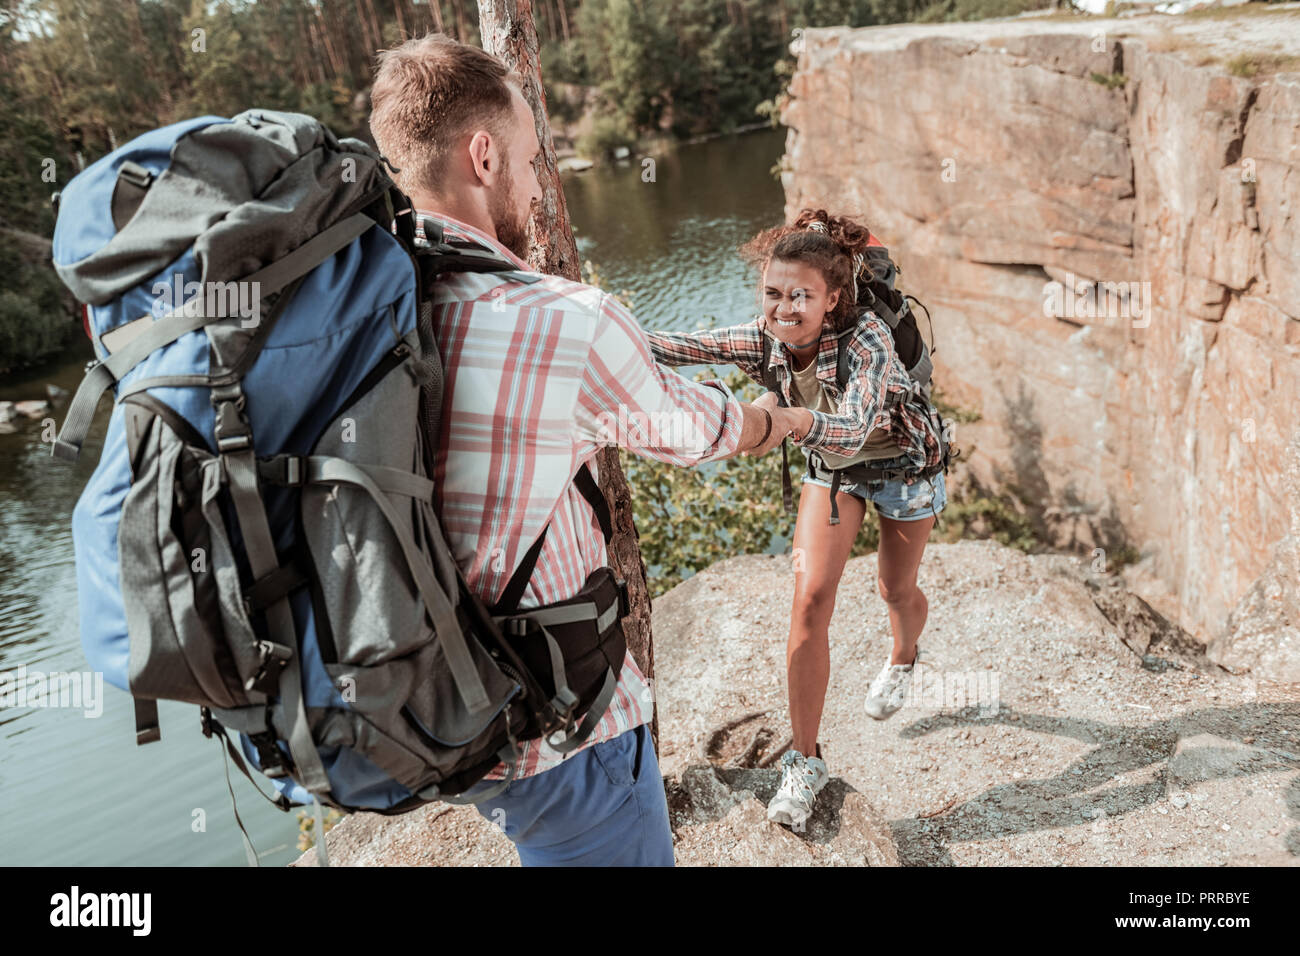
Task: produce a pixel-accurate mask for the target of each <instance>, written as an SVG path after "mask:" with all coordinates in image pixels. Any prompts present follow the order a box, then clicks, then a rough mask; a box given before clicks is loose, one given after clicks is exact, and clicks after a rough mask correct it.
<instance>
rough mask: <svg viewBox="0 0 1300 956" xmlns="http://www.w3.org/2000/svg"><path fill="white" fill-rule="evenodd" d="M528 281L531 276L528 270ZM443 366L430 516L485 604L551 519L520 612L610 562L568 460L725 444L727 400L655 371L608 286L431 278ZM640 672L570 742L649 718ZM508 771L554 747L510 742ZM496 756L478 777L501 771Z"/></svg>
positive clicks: (675, 452) (736, 428) (730, 402)
mask: <svg viewBox="0 0 1300 956" xmlns="http://www.w3.org/2000/svg"><path fill="white" fill-rule="evenodd" d="M425 219H434V220H436V221H438V222H439V223H441V225H442V227H443V232H444V234H445V235H446V236H447V237H448V238H455V239H468V240H471V241H473V242H475V243H477V244H478V245H480V246H482V247H483V248H485V249H488V250H490V251H492V252H494V253H496V254H497V255H499V256H502V257H504V258H507V259H509V260H510V261H511V262H513V263H515V264H516V265H517V266H518V267H519V269H520V270H521V271H523V272H532V270H531V269H530V267H529V266H528V264H527V263H526V262H524V261H523V260H521V259H519V258H518V257H517V256H515V255H514V254H513V253H511V252H510V251H509V250H507V249H506V248H505V247H504V246H502V245H501V244H500V243H498V242H497V241H496V240H495V239H493V238H492V237H490V236H488V235H487V234H486V233H484V232H482V231H481V230H478V229H475V228H474V227H472V226H469V225H467V224H465V223H463V222H460V221H458V220H455V219H452V218H450V217H448V216H445V215H435V214H432V213H426V212H420V213H419V214H418V217H417V224H418V226H419V228H418V231H417V241H421V242H422V241H423V236H424V230H423V223H424V220H425ZM533 275H534V276H536V273H533ZM432 301H433V328H434V335H435V337H436V338H437V341H438V349H439V352H440V353H441V356H442V363H443V368H444V372H445V381H444V387H443V388H444V390H443V409H442V428H441V429H440V430H439V442H438V446H437V448H436V450H435V455H434V475H433V480H434V484H435V486H436V487H437V488H438V502H437V505H438V518H439V520H440V521H441V522H442V528H443V531H444V533H445V534H446V535H447V541H448V543H449V544H450V546H451V551H452V554H453V556H454V557H455V559H456V562H457V564H459V565H460V567H461V569H462V570H463V571H464V572H465V580H466V582H467V583H468V584H469V586H470V587H471V588H473V589H474V591H475V593H476V594H478V595H479V597H481V598H482V599H483V600H484V601H486V602H487V603H488V604H492V603H494V602H495V601H496V600H497V599H498V598H500V596H501V592H502V591H504V590H505V586H506V582H507V581H508V580H509V578H510V575H511V573H512V572H513V571H514V569H515V568H516V567H517V566H518V564H519V562H520V560H521V559H522V558H523V555H524V552H526V551H527V550H528V548H529V546H530V545H531V544H532V543H533V541H534V540H536V538H537V536H538V535H539V534H541V532H542V528H543V527H545V526H546V524H547V522H550V530H549V531H548V532H547V534H546V543H545V545H544V546H543V547H542V551H541V554H540V556H539V557H538V559H537V567H536V570H534V572H533V576H532V578H531V579H530V581H529V584H528V587H527V589H525V591H524V596H523V598H522V599H521V600H520V602H519V606H520V607H521V608H529V607H538V606H539V605H542V604H550V603H552V602H554V601H560V600H563V599H565V598H569V597H572V596H573V595H575V594H577V593H578V591H579V590H581V589H582V585H583V584H584V583H585V582H586V580H587V576H588V575H589V574H590V573H591V572H592V571H594V570H596V568H598V567H601V566H603V565H606V564H608V563H609V556H608V554H607V553H606V549H605V539H604V536H603V535H602V534H601V531H600V524H599V522H598V521H597V520H596V515H595V512H593V511H592V509H591V506H590V505H588V504H587V502H586V499H584V498H583V497H582V494H581V493H580V492H579V491H578V489H577V488H576V487H575V486H574V484H573V476H574V475H575V474H576V473H577V471H578V468H579V467H580V466H581V465H582V463H583V462H584V461H585V462H589V464H590V467H591V469H592V472H593V474H595V472H596V462H595V460H594V456H595V454H596V452H597V451H599V450H600V449H601V448H602V447H605V446H608V445H618V446H620V447H624V448H629V449H630V450H631V451H633V452H635V453H636V454H638V455H641V456H644V457H647V458H655V459H658V460H660V461H665V462H669V463H671V464H674V465H682V466H686V465H694V464H697V463H699V462H703V461H712V460H714V459H716V458H722V457H726V456H727V455H731V454H734V453H735V451H736V449H737V447H738V446H739V444H740V431H741V423H742V419H743V414H742V411H741V408H740V402H739V401H738V400H737V399H736V398H735V397H734V396H732V394H731V392H730V390H728V389H727V387H726V385H725V384H723V383H721V382H692V381H690V380H688V379H686V378H683V377H682V376H681V375H679V374H677V373H676V372H673V371H669V370H667V369H664V368H663V367H662V366H660V365H657V364H656V363H655V361H654V359H653V358H652V357H651V355H650V346H649V343H648V342H647V341H646V335H645V331H644V330H643V329H642V328H641V326H640V325H638V324H637V321H636V319H635V318H634V317H633V316H632V313H631V312H629V311H628V310H627V308H626V307H624V306H623V305H622V303H620V302H619V301H618V300H617V299H615V298H614V297H613V296H610V295H607V294H606V293H604V292H602V291H601V290H600V289H597V288H594V287H592V286H589V285H584V284H582V283H580V282H571V281H569V280H568V279H565V278H562V277H560V276H551V275H548V276H541V277H539V278H536V280H535V281H532V282H524V281H521V280H520V277H519V275H518V274H516V273H503V274H494V273H460V274H455V275H446V276H443V277H442V279H441V280H440V281H438V282H437V283H436V284H435V286H434V288H433V290H432ZM653 708H654V699H653V696H652V693H651V688H650V686H649V681H648V680H647V679H646V677H645V675H644V674H642V672H641V670H640V668H638V667H637V665H636V661H635V660H634V659H633V657H632V654H631V653H630V652H629V653H628V654H626V655H625V657H624V660H623V668H622V671H621V672H620V674H619V679H618V688H617V690H615V692H614V699H613V700H612V701H611V703H610V705H609V708H608V710H606V711H605V715H604V717H603V718H602V719H601V721H600V723H599V724H598V725H597V726H596V729H595V731H593V732H592V734H591V736H590V737H588V738H587V740H586V741H585V742H584V743H583V744H582V745H581V746H580V747H578V748H577V749H575V750H573V751H571V754H572V753H578V752H580V751H582V750H585V749H586V748H587V747H590V746H593V745H595V744H598V743H600V742H601V741H603V740H609V739H610V738H612V737H617V736H618V735H619V734H621V733H624V732H626V731H628V730H632V729H633V728H635V727H638V726H640V725H641V724H645V723H649V721H650V719H651V716H652V715H653V713H654V710H653ZM521 746H522V750H523V753H522V755H521V757H520V761H519V770H518V773H517V776H519V777H530V776H533V775H535V774H538V773H541V772H542V771H544V770H548V769H550V768H551V767H554V766H556V765H558V764H559V763H560V762H561V761H562V760H563V759H564V758H565V755H564V754H561V753H559V752H558V751H556V750H554V749H553V748H552V747H550V746H548V745H547V744H546V743H545V741H542V740H530V741H525V742H523V744H522V745H521ZM504 769H505V765H504V764H498V765H497V766H496V768H494V769H493V771H492V772H491V773H489V774H488V775H487V777H486V778H485V779H489V780H492V779H500V778H501V777H502V776H503V773H502V772H503V770H504Z"/></svg>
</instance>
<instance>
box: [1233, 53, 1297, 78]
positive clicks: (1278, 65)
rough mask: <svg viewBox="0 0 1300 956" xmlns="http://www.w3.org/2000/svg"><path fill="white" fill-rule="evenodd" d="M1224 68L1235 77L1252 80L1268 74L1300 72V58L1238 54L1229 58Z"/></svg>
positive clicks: (1286, 55)
mask: <svg viewBox="0 0 1300 956" xmlns="http://www.w3.org/2000/svg"><path fill="white" fill-rule="evenodd" d="M1224 66H1225V67H1227V70H1228V72H1229V73H1231V74H1232V75H1233V76H1241V77H1245V78H1246V79H1252V78H1254V77H1257V76H1261V75H1263V74H1267V73H1281V72H1290V71H1295V70H1300V56H1294V55H1290V54H1285V55H1284V54H1275V53H1274V54H1270V53H1238V54H1237V55H1236V56H1232V57H1229V58H1228V59H1227V60H1226V61H1225V62H1224Z"/></svg>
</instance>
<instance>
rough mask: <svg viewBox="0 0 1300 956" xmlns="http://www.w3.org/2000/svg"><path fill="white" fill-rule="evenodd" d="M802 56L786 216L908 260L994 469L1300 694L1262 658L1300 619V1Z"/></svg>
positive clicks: (1078, 544)
mask: <svg viewBox="0 0 1300 956" xmlns="http://www.w3.org/2000/svg"><path fill="white" fill-rule="evenodd" d="M795 51H796V52H797V53H798V70H797V72H796V74H795V76H794V78H793V81H792V84H791V98H790V100H789V102H788V103H787V104H786V106H785V108H784V110H783V113H782V119H783V121H784V122H785V123H786V124H787V125H788V126H789V127H790V133H789V140H788V146H787V156H786V159H785V170H784V172H783V181H784V185H785V190H786V197H787V211H788V212H791V213H793V212H794V211H797V210H798V209H800V208H802V207H804V206H824V207H826V208H828V209H831V210H843V211H848V212H853V213H857V214H859V215H861V216H862V217H864V219H865V221H867V222H868V224H869V225H870V226H871V228H872V230H873V231H874V232H876V233H877V234H878V235H879V236H881V238H882V240H883V241H884V242H885V243H886V244H887V245H888V246H889V247H890V248H891V250H892V251H893V252H894V253H895V254H896V259H897V261H898V262H899V264H900V266H901V269H902V279H901V284H902V286H903V288H904V290H905V291H908V292H911V293H913V294H915V295H917V296H918V297H919V298H920V299H921V300H922V301H924V302H925V303H926V305H927V306H928V307H929V308H930V310H931V312H932V313H933V317H934V332H935V337H936V338H937V342H938V352H937V355H936V363H937V365H938V372H937V381H938V382H939V385H940V387H941V389H942V390H944V391H945V392H946V393H947V394H948V396H949V397H950V398H951V399H953V400H955V401H956V402H957V403H958V404H960V405H965V406H968V407H972V408H974V409H976V410H978V411H979V412H980V413H981V414H982V416H983V417H982V420H981V421H979V422H977V423H973V424H967V425H958V426H957V432H956V434H957V442H958V444H959V445H960V446H964V447H965V448H966V449H967V451H968V452H970V453H971V454H970V469H971V470H970V476H971V478H972V479H973V480H974V481H977V482H979V483H980V484H981V485H983V486H985V487H991V488H996V489H998V490H1001V491H1003V492H1005V493H1010V494H1012V495H1014V496H1015V497H1017V498H1018V499H1019V500H1020V501H1021V502H1023V503H1024V504H1025V505H1026V506H1027V507H1028V508H1030V509H1031V510H1033V511H1034V513H1035V514H1036V515H1037V517H1038V519H1039V520H1040V522H1041V524H1042V527H1043V531H1044V533H1045V534H1047V535H1048V536H1049V537H1050V539H1051V540H1053V541H1054V542H1055V543H1057V544H1059V545H1062V546H1067V547H1075V548H1079V549H1082V550H1084V551H1090V550H1091V549H1093V548H1102V549H1104V550H1105V551H1106V552H1107V554H1108V555H1109V556H1110V557H1109V558H1108V560H1110V561H1111V562H1113V561H1114V556H1115V555H1116V554H1117V553H1120V552H1121V551H1122V550H1124V549H1128V548H1132V549H1135V550H1136V551H1137V552H1138V554H1139V555H1140V557H1141V560H1140V561H1138V563H1137V564H1136V566H1135V567H1134V568H1132V569H1130V574H1129V583H1130V586H1132V587H1133V588H1135V589H1136V590H1137V591H1138V592H1139V593H1141V594H1142V595H1143V596H1144V597H1145V598H1146V599H1147V600H1148V601H1150V602H1151V603H1152V604H1153V605H1154V606H1156V607H1158V608H1159V609H1160V610H1161V611H1162V612H1163V613H1164V614H1165V615H1166V616H1169V617H1171V618H1173V619H1175V620H1177V621H1178V622H1179V623H1180V624H1181V625H1182V626H1183V627H1184V628H1186V629H1187V630H1188V632H1190V633H1191V634H1192V635H1193V636H1194V637H1195V638H1196V639H1197V640H1198V641H1200V642H1202V643H1203V644H1205V643H1210V642H1213V643H1214V648H1215V650H1214V653H1215V654H1216V655H1218V659H1221V660H1223V661H1224V662H1225V663H1231V665H1232V666H1234V667H1235V668H1237V669H1249V668H1251V667H1257V668H1263V671H1262V672H1261V673H1262V674H1266V675H1267V676H1271V677H1274V678H1277V679H1284V680H1290V681H1296V680H1300V654H1297V653H1296V652H1295V651H1294V650H1293V651H1291V652H1289V653H1283V654H1278V653H1268V654H1260V653H1257V651H1259V650H1260V649H1261V647H1260V645H1261V642H1262V643H1264V644H1267V643H1268V639H1263V638H1261V633H1265V632H1266V633H1268V634H1274V635H1275V636H1276V635H1278V634H1280V635H1282V637H1283V638H1285V639H1286V640H1289V641H1290V642H1291V646H1292V647H1293V648H1294V647H1295V645H1296V643H1297V640H1298V639H1297V627H1300V604H1297V603H1296V598H1295V583H1294V582H1295V576H1296V574H1297V571H1300V567H1298V565H1297V561H1296V549H1297V542H1300V511H1298V510H1297V507H1296V500H1297V497H1298V496H1300V486H1297V485H1296V483H1295V482H1296V479H1295V477H1294V475H1291V476H1290V477H1288V465H1289V463H1290V467H1291V469H1292V471H1294V467H1295V465H1294V462H1295V461H1296V460H1297V458H1298V457H1300V73H1296V72H1293V73H1279V72H1270V70H1271V69H1272V68H1274V67H1277V66H1279V65H1280V66H1283V67H1288V66H1289V68H1290V69H1292V70H1300V59H1297V58H1296V55H1297V54H1300V4H1289V5H1286V6H1285V7H1278V8H1276V9H1270V10H1269V11H1268V12H1264V13H1251V14H1246V13H1242V14H1240V15H1237V16H1223V17H1218V16H1213V17H1199V18H1185V19H1184V18H1169V17H1161V16H1148V17H1137V18H1132V19H1100V18H1077V19H1069V18H1067V19H1045V20H1012V21H986V22H981V23H967V24H946V25H924V26H921V25H906V26H897V27H879V28H868V29H861V30H846V29H828V30H810V31H808V32H807V33H805V34H804V35H803V36H802V37H801V38H800V39H799V40H798V41H796V46H795ZM1288 57H1289V58H1290V59H1288ZM1252 73H1253V74H1254V75H1252V76H1250V77H1249V78H1248V77H1247V76H1242V75H1235V74H1252ZM922 329H923V331H926V326H925V324H924V320H922ZM1288 536H1289V537H1288ZM1099 557H1100V556H1099ZM1270 582H1271V583H1270ZM1265 592H1267V594H1265ZM1277 639H1279V640H1280V639H1281V638H1277ZM1252 648H1253V650H1252Z"/></svg>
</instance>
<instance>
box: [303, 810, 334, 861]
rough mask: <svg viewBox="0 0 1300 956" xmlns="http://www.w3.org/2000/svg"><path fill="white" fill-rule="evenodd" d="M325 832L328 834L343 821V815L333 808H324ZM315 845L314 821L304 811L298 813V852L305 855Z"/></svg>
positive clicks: (313, 818)
mask: <svg viewBox="0 0 1300 956" xmlns="http://www.w3.org/2000/svg"><path fill="white" fill-rule="evenodd" d="M323 816H324V823H325V832H326V833H329V832H330V831H331V830H333V829H334V827H335V826H337V825H338V824H339V823H340V822H342V820H343V814H342V813H340V812H339V811H338V810H335V809H334V808H333V807H326V808H325V813H324V815H323ZM315 845H316V819H315V817H314V815H313V814H312V813H309V812H308V811H306V810H299V811H298V851H299V852H300V853H306V852H307V851H308V850H310V849H311V848H312V847H314V846H315Z"/></svg>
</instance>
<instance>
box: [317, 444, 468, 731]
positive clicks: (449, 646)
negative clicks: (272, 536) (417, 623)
mask: <svg viewBox="0 0 1300 956" xmlns="http://www.w3.org/2000/svg"><path fill="white" fill-rule="evenodd" d="M370 471H371V469H370V468H369V467H362V466H359V465H356V464H354V463H352V462H350V461H345V460H344V459H342V458H331V457H329V456H318V455H313V456H311V457H310V458H308V459H307V473H306V476H305V480H306V481H308V482H319V483H325V484H348V485H356V486H357V487H359V488H361V489H363V490H365V491H366V492H368V493H369V494H370V496H371V498H373V499H374V501H375V504H376V505H377V506H378V507H379V510H380V511H381V512H382V513H383V515H384V517H385V518H386V519H387V520H388V524H389V525H390V527H391V528H392V530H393V533H394V535H396V537H397V541H398V544H399V545H400V546H401V548H402V553H403V555H404V556H405V557H406V563H407V565H408V566H409V568H410V571H411V574H412V576H413V578H414V579H415V583H416V586H417V587H418V588H419V590H420V596H421V598H422V599H423V600H424V604H425V608H426V610H427V611H428V612H429V616H430V617H431V618H432V619H433V626H434V631H435V632H436V633H437V635H438V640H439V641H440V642H441V643H442V650H443V654H444V655H445V656H446V658H447V665H448V666H449V667H450V668H451V672H452V676H453V678H454V679H455V681H456V688H457V689H458V690H459V691H460V696H461V699H462V700H463V701H464V702H465V706H466V707H468V708H469V710H470V711H471V712H476V711H480V710H483V709H484V708H486V707H489V706H491V700H490V698H489V697H488V693H487V689H486V688H485V687H484V686H483V680H482V678H481V677H479V674H478V670H477V669H476V668H475V666H474V661H473V659H472V658H471V657H470V653H469V648H468V647H467V646H466V644H465V638H464V635H463V634H462V633H461V629H460V625H459V624H458V623H457V621H456V611H455V609H454V608H453V607H452V604H451V600H450V599H449V598H448V597H447V594H446V593H444V591H443V589H442V588H441V587H439V585H438V582H437V581H435V580H434V577H433V575H432V574H430V573H429V568H428V565H427V563H426V562H425V561H424V560H422V559H421V557H420V554H419V551H418V549H417V548H416V546H415V542H413V541H412V540H411V537H410V535H409V534H407V533H406V530H405V529H404V528H403V527H402V521H401V518H400V517H399V516H398V514H397V511H396V510H395V509H394V508H393V503H392V502H391V501H389V499H388V496H387V495H386V494H384V491H383V489H382V488H380V486H379V485H378V484H377V483H376V481H375V479H374V478H373V477H372V475H371V473H370ZM413 477H414V476H413ZM421 480H424V479H421ZM435 530H436V529H435ZM432 538H433V539H434V541H435V542H437V543H438V544H439V547H438V548H437V555H436V557H438V558H439V563H440V564H444V565H445V564H446V562H447V561H449V560H451V556H450V554H444V553H443V552H445V545H443V544H442V535H441V532H437V533H435V534H434V535H432ZM444 573H445V572H444ZM450 580H451V581H455V578H454V577H452V578H450ZM453 586H454V585H453Z"/></svg>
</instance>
